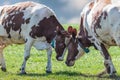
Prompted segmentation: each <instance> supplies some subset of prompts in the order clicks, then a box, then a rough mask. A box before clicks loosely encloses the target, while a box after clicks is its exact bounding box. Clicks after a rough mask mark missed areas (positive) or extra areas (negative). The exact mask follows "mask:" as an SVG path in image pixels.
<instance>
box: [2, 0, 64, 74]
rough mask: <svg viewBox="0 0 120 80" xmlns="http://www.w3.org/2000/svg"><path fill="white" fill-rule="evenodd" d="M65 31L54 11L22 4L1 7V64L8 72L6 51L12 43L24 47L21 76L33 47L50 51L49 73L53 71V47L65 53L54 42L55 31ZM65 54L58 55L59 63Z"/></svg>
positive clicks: (35, 4)
mask: <svg viewBox="0 0 120 80" xmlns="http://www.w3.org/2000/svg"><path fill="white" fill-rule="evenodd" d="M57 28H59V29H60V30H64V29H63V27H62V25H61V24H60V23H59V22H58V20H57V19H56V15H55V13H54V12H53V11H52V9H50V8H48V7H47V6H45V5H42V4H38V3H35V2H30V1H28V2H21V3H16V4H14V5H5V6H1V7H0V65H1V69H2V70H3V71H6V65H5V60H4V57H3V49H4V48H5V47H7V46H8V45H11V44H25V49H24V50H25V51H24V61H23V64H22V66H21V73H22V74H25V73H26V72H25V67H26V61H27V60H28V58H29V57H30V49H31V47H32V46H34V47H35V48H36V49H37V50H43V49H46V50H47V58H48V61H47V66H46V72H48V73H50V72H51V66H52V64H51V54H52V47H51V44H52V46H54V47H55V50H56V53H59V54H63V52H64V47H63V49H62V50H61V49H59V47H61V45H60V46H58V47H57V46H55V45H59V43H55V40H56V39H57V38H56V32H55V31H56V29H57ZM61 56H62V55H60V56H59V55H57V59H58V60H60V59H61Z"/></svg>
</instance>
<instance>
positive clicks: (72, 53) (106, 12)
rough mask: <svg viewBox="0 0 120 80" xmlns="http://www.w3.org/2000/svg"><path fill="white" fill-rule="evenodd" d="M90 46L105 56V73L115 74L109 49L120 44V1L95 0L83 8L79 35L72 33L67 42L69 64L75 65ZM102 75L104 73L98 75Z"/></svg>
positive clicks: (67, 60) (67, 61)
mask: <svg viewBox="0 0 120 80" xmlns="http://www.w3.org/2000/svg"><path fill="white" fill-rule="evenodd" d="M73 33H74V31H72V34H73ZM90 46H94V47H95V49H97V50H99V51H100V53H101V55H102V56H103V58H104V65H105V71H103V74H104V73H108V74H109V75H110V77H113V76H115V74H116V69H115V67H114V65H113V62H112V59H111V56H110V54H109V52H108V50H107V49H109V47H111V46H120V5H119V3H112V2H111V0H95V1H92V2H90V3H88V4H87V5H86V6H85V7H84V8H83V11H82V12H81V16H80V29H79V32H78V34H77V35H72V38H71V39H70V40H69V42H68V44H67V47H68V55H67V59H66V64H67V66H73V65H74V63H75V60H77V59H78V58H80V57H82V56H83V55H84V54H85V53H88V52H89V51H90V50H89V47H90ZM101 75H102V73H100V74H99V75H98V76H101Z"/></svg>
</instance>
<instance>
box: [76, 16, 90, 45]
mask: <svg viewBox="0 0 120 80" xmlns="http://www.w3.org/2000/svg"><path fill="white" fill-rule="evenodd" d="M88 38H89V36H88V32H87V30H86V29H85V28H84V26H83V18H82V17H81V21H80V29H79V33H78V39H79V41H80V42H81V43H82V45H83V46H84V47H89V46H91V45H92V43H91V42H90V40H89V39H88Z"/></svg>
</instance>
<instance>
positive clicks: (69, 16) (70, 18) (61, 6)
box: [0, 0, 91, 24]
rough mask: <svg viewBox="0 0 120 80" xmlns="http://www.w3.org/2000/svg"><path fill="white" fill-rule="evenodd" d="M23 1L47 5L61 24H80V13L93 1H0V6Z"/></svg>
mask: <svg viewBox="0 0 120 80" xmlns="http://www.w3.org/2000/svg"><path fill="white" fill-rule="evenodd" d="M23 1H34V2H38V3H42V4H44V5H47V6H48V7H50V8H51V9H53V10H54V12H55V13H56V15H57V18H58V20H59V21H60V23H63V24H66V23H70V24H72V23H77V24H79V18H80V12H81V10H82V8H83V7H84V5H85V4H86V3H88V2H89V1H91V0H0V6H2V5H6V4H14V3H17V2H23Z"/></svg>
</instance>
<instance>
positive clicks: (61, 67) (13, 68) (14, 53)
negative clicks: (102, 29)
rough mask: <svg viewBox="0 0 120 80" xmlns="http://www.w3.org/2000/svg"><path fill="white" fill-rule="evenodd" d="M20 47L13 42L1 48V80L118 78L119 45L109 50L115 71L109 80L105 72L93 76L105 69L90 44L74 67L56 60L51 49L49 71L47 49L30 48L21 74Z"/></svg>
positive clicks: (119, 69) (119, 76)
mask: <svg viewBox="0 0 120 80" xmlns="http://www.w3.org/2000/svg"><path fill="white" fill-rule="evenodd" d="M64 26H67V25H64ZM74 26H76V25H74ZM23 50H24V45H13V46H9V47H7V48H6V49H5V50H4V56H5V60H6V65H7V72H2V71H1V70H0V80H120V48H118V47H111V48H110V49H109V52H110V54H111V57H112V60H113V63H114V65H115V68H116V70H117V78H116V79H114V78H112V79H111V78H109V76H108V75H104V76H103V77H101V78H99V77H96V74H98V73H99V72H100V71H102V70H103V69H104V65H103V58H102V56H101V55H100V53H99V51H96V50H95V49H94V48H93V47H91V48H90V53H88V54H85V55H84V56H83V57H82V58H81V59H79V60H77V61H76V63H75V65H74V66H73V67H67V66H66V65H65V63H64V62H65V59H64V61H62V62H59V61H57V60H56V58H55V56H56V53H55V51H54V49H53V54H52V73H51V74H47V73H46V72H45V68H46V62H47V54H46V51H37V50H36V49H35V48H32V50H31V57H30V58H29V60H28V62H27V66H26V72H27V74H26V75H20V74H19V72H20V70H19V69H20V67H21V64H22V61H23V55H24V54H23Z"/></svg>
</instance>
